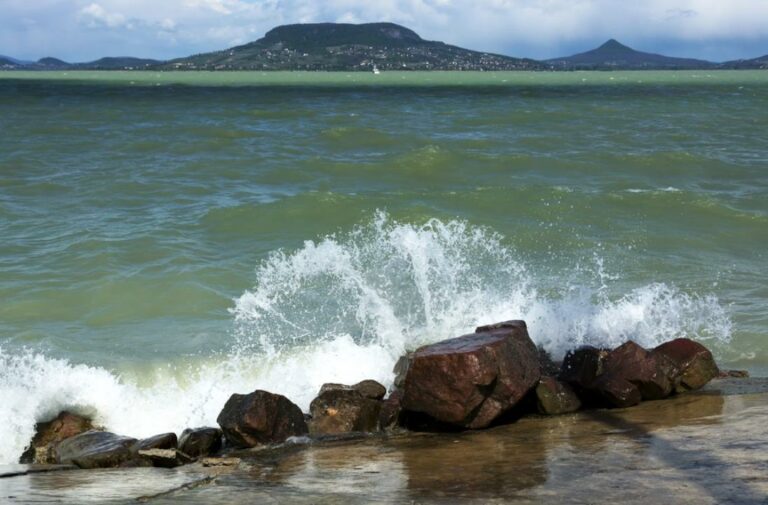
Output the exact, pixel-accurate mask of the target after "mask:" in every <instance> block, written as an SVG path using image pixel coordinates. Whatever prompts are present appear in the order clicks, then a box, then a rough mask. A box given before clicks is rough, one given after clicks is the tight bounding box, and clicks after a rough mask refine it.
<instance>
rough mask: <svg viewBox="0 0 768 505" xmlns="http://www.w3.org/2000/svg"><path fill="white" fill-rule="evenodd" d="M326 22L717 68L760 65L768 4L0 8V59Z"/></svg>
mask: <svg viewBox="0 0 768 505" xmlns="http://www.w3.org/2000/svg"><path fill="white" fill-rule="evenodd" d="M329 21H330V22H354V23H359V22H372V21H391V22H395V23H400V24H403V25H405V26H407V27H409V28H412V29H413V30H415V31H416V32H417V33H419V34H420V35H421V36H422V37H424V38H426V39H431V40H442V41H445V42H448V43H450V44H456V45H459V46H462V47H466V48H469V49H477V50H483V51H493V52H498V53H502V54H508V55H511V56H528V57H532V58H542V59H543V58H551V57H555V56H563V55H568V54H572V53H575V52H580V51H584V50H587V49H591V48H593V47H595V46H597V45H598V44H600V43H602V42H604V41H605V40H607V39H609V38H616V39H618V40H620V41H621V42H624V43H625V44H628V45H630V46H632V47H634V48H636V49H640V50H644V51H651V52H661V53H665V54H669V55H672V56H690V57H696V58H704V59H710V60H714V61H722V60H728V59H736V58H754V57H757V56H762V55H765V54H768V0H728V1H724V0H638V1H635V0H474V1H473V0H371V1H360V0H356V1H355V0H329V1H320V0H0V54H5V55H8V56H12V57H16V58H24V59H32V60H36V59H38V58H40V57H43V56H55V57H58V58H62V59H65V60H68V61H89V60H93V59H96V58H98V57H101V56H126V55H130V56H140V57H151V58H172V57H178V56H186V55H189V54H193V53H198V52H205V51H211V50H216V49H224V48H226V47H230V46H233V45H237V44H242V43H245V42H249V41H251V40H256V39H258V38H260V37H261V36H262V35H263V34H264V33H265V32H266V31H267V30H269V29H270V28H272V27H274V26H277V25H280V24H286V23H309V22H329Z"/></svg>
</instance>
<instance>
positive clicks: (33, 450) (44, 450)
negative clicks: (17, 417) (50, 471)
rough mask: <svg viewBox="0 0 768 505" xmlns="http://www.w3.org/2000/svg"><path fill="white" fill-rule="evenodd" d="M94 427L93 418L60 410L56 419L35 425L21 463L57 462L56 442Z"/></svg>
mask: <svg viewBox="0 0 768 505" xmlns="http://www.w3.org/2000/svg"><path fill="white" fill-rule="evenodd" d="M93 429H94V426H93V422H92V421H91V419H89V418H87V417H84V416H80V415H77V414H73V413H71V412H67V411H63V412H60V413H59V415H58V416H56V418H55V419H53V420H51V421H48V422H43V423H37V424H36V425H35V435H34V437H32V440H31V441H30V443H29V446H28V447H27V449H26V450H25V451H24V453H23V454H22V455H21V458H19V463H25V464H32V463H44V464H52V463H55V462H56V454H55V446H56V444H58V443H59V442H61V441H62V440H65V439H67V438H70V437H74V436H75V435H79V434H81V433H85V432H86V431H90V430H93Z"/></svg>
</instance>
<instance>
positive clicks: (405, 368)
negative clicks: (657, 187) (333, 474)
mask: <svg viewBox="0 0 768 505" xmlns="http://www.w3.org/2000/svg"><path fill="white" fill-rule="evenodd" d="M394 371H395V373H396V379H395V381H394V386H393V388H392V391H390V392H389V395H387V390H386V388H385V387H384V386H383V385H381V384H379V383H377V382H375V381H372V380H365V381H362V382H360V383H358V384H354V385H343V384H325V385H323V387H322V388H321V390H320V391H319V393H318V396H317V397H316V398H315V399H314V400H313V401H312V403H311V405H310V412H309V413H302V411H301V409H300V408H299V407H298V406H296V405H295V404H294V403H292V402H291V401H290V400H289V399H288V398H286V397H284V396H282V395H278V394H273V393H270V392H267V391H262V390H257V391H254V392H252V393H250V394H246V395H243V394H233V395H232V396H231V397H230V399H229V400H228V401H227V403H226V405H225V406H224V408H223V409H222V411H221V413H220V414H219V416H218V419H217V422H218V424H219V426H218V427H197V428H188V429H186V430H184V431H183V432H182V433H181V435H180V436H179V437H177V435H176V434H175V433H163V434H158V435H155V436H153V437H150V438H146V439H141V440H139V439H136V438H132V437H127V436H123V435H118V434H115V433H110V432H107V431H103V430H101V429H99V428H98V427H96V426H94V424H93V422H92V421H91V420H90V419H88V418H85V417H82V416H78V415H75V414H72V413H69V412H61V413H60V414H59V415H58V417H56V418H55V419H54V420H51V421H49V422H43V423H39V424H38V425H37V426H36V434H35V436H34V438H33V439H32V441H31V442H30V445H29V447H28V448H27V450H26V451H25V452H24V454H23V455H21V457H20V460H19V462H20V463H22V464H32V465H36V466H35V467H34V468H36V469H38V470H39V471H42V470H44V469H45V468H46V466H48V465H50V469H56V468H62V465H63V468H69V467H72V466H74V467H76V468H81V469H97V468H128V467H161V468H173V467H178V466H182V465H187V464H190V463H193V462H203V464H204V465H208V466H211V465H212V466H228V465H236V464H238V462H239V459H237V458H233V457H231V455H232V454H237V453H243V451H246V452H245V454H247V451H249V450H250V451H252V450H256V449H263V448H265V447H272V446H275V445H279V444H284V443H286V442H288V443H291V442H298V443H301V442H307V441H311V440H323V439H329V438H330V439H338V438H339V437H342V438H343V437H355V436H365V435H369V434H376V433H378V434H381V433H404V432H405V433H407V432H436V433H441V432H446V433H452V432H457V431H461V430H467V429H469V430H482V429H486V428H488V427H492V426H498V425H503V424H509V423H513V422H515V421H516V420H518V419H520V418H522V417H526V416H531V415H545V416H551V415H560V414H566V413H571V412H576V411H579V410H583V409H600V408H626V407H631V406H634V405H637V404H639V403H640V402H641V401H646V400H659V399H664V398H667V397H670V396H674V395H679V394H682V393H685V392H687V391H691V390H696V389H699V388H701V387H702V386H704V385H705V384H707V383H708V382H709V381H710V380H712V379H713V378H716V377H718V376H721V375H729V373H725V374H721V372H720V371H719V369H718V367H717V365H716V364H715V361H714V359H713V357H712V354H711V352H710V351H709V350H707V349H706V348H705V347H704V346H702V345H701V344H699V343H697V342H694V341H692V340H689V339H684V338H679V339H675V340H672V341H669V342H666V343H664V344H662V345H660V346H658V347H656V348H654V349H651V350H646V349H643V348H642V347H640V346H639V345H637V344H636V343H634V342H632V341H628V342H626V343H624V344H623V345H621V346H619V347H617V348H615V349H598V348H595V347H589V346H585V347H580V348H578V349H574V350H572V351H570V352H568V353H567V354H566V356H565V358H564V360H563V362H562V363H554V362H553V361H552V360H551V359H550V358H549V356H548V355H547V354H546V353H545V352H543V351H541V350H540V349H537V348H536V346H535V344H534V343H533V341H532V340H531V338H530V337H529V335H528V331H527V327H526V324H525V322H523V321H506V322H502V323H497V324H492V325H487V326H481V327H478V328H477V329H476V331H475V333H472V334H469V335H464V336H461V337H458V338H454V339H450V340H445V341H442V342H438V343H436V344H432V345H427V346H424V347H421V348H419V349H417V350H416V351H415V352H412V353H409V354H408V355H406V356H403V357H402V358H401V359H400V361H398V363H397V365H396V366H395V370H394ZM730 375H732V376H742V375H745V374H744V373H743V372H730ZM41 465H42V466H41Z"/></svg>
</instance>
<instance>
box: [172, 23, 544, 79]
mask: <svg viewBox="0 0 768 505" xmlns="http://www.w3.org/2000/svg"><path fill="white" fill-rule="evenodd" d="M374 66H376V67H377V68H380V69H382V70H529V69H538V68H542V66H541V64H539V63H538V62H536V61H534V60H530V59H522V58H512V57H509V56H502V55H498V54H490V53H483V52H478V51H470V50H468V49H463V48H460V47H456V46H452V45H449V44H445V43H443V42H434V41H429V40H424V39H422V38H421V37H420V36H419V35H418V34H416V32H414V31H412V30H409V29H408V28H405V27H403V26H400V25H396V24H394V23H366V24H359V25H355V24H345V23H312V24H296V25H284V26H279V27H277V28H274V29H272V30H270V31H269V32H267V34H266V35H264V37H263V38H261V39H259V40H257V41H255V42H251V43H248V44H245V45H242V46H237V47H232V48H230V49H226V50H224V51H215V52H212V53H206V54H198V55H194V56H190V57H188V58H180V59H176V60H172V61H170V62H167V63H166V64H165V65H163V66H162V67H163V68H167V69H179V70H344V71H353V70H371V69H372V68H373V67H374Z"/></svg>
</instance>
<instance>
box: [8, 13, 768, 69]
mask: <svg viewBox="0 0 768 505" xmlns="http://www.w3.org/2000/svg"><path fill="white" fill-rule="evenodd" d="M374 68H377V69H380V70H662V69H690V70H693V69H760V68H768V55H765V56H760V57H758V58H753V59H741V60H732V61H727V62H723V63H713V62H710V61H705V60H700V59H694V58H676V57H671V56H665V55H661V54H656V53H648V52H643V51H638V50H635V49H633V48H631V47H629V46H627V45H624V44H622V43H621V42H619V41H618V40H616V39H613V38H611V39H609V40H608V41H606V42H605V43H603V44H602V45H600V46H598V47H596V48H594V49H591V50H588V51H585V52H581V53H577V54H573V55H570V56H564V57H559V58H551V59H548V60H542V61H537V60H534V59H531V58H518V57H512V56H506V55H502V54H495V53H490V52H482V51H474V50H470V49H465V48H461V47H458V46H453V45H450V44H446V43H444V42H440V41H431V40H426V39H423V38H422V37H421V36H420V35H419V34H417V33H416V32H415V31H413V30H411V29H409V28H407V27H404V26H401V25H398V24H395V23H386V22H385V23H363V24H351V23H308V24H290V25H281V26H276V27H274V28H272V29H271V30H269V31H268V32H266V33H265V34H264V36H263V37H262V38H260V39H258V40H254V41H251V42H248V43H246V44H241V45H238V46H234V47H230V48H228V49H223V50H219V51H212V52H207V53H200V54H194V55H191V56H187V57H182V58H175V59H171V60H166V61H162V60H155V59H150V58H135V57H130V56H124V57H105V58H99V59H98V60H94V61H90V62H83V63H68V62H66V61H63V60H60V59H58V58H53V57H46V58H41V59H40V60H38V61H36V62H26V61H22V60H18V59H15V58H11V57H7V56H0V69H3V70H67V69H71V70H326V71H370V70H373V69H374Z"/></svg>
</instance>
